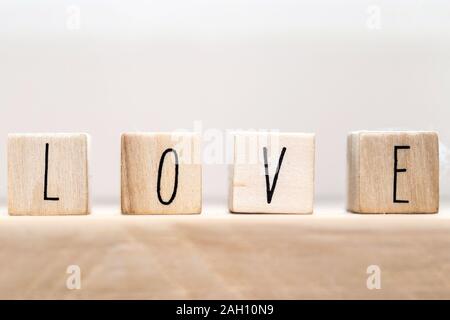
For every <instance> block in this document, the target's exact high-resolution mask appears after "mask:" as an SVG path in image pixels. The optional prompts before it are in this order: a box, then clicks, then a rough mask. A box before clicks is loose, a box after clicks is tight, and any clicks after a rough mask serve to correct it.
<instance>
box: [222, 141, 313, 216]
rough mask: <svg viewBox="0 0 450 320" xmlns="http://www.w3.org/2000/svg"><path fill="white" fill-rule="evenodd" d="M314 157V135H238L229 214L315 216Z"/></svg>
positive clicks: (235, 142)
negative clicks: (310, 214)
mask: <svg viewBox="0 0 450 320" xmlns="http://www.w3.org/2000/svg"><path fill="white" fill-rule="evenodd" d="M314 158H315V135H314V134H307V133H269V134H264V133H237V134H236V135H235V136H234V164H233V166H232V169H231V170H230V174H231V177H230V180H231V181H230V198H229V209H230V211H231V212H234V213H293V214H295V213H297V214H309V213H312V212H313V206H314ZM277 173H278V175H277Z"/></svg>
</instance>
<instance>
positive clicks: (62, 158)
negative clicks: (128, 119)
mask: <svg viewBox="0 0 450 320" xmlns="http://www.w3.org/2000/svg"><path fill="white" fill-rule="evenodd" d="M88 140H89V137H88V135H86V134H82V133H74V134H11V135H9V136H8V211H9V214H11V215H82V214H89V212H90V205H89V183H88V177H89V174H88ZM47 144H48V174H47V194H48V197H53V198H58V201H51V200H46V199H45V198H44V194H45V162H46V145H47Z"/></svg>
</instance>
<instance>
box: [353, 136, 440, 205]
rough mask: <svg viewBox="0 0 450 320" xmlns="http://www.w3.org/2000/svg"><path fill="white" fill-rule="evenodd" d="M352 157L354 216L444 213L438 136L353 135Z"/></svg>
mask: <svg viewBox="0 0 450 320" xmlns="http://www.w3.org/2000/svg"><path fill="white" fill-rule="evenodd" d="M347 154H348V155H347V157H348V160H347V166H348V170H347V172H348V204H347V207H348V210H349V211H352V212H355V213H436V212H438V211H439V139H438V135H437V133H435V132H421V131H418V132H415V131H411V132H401V131H400V132H395V131H394V132H389V131H388V132H367V131H360V132H354V133H350V134H349V136H348V151H347Z"/></svg>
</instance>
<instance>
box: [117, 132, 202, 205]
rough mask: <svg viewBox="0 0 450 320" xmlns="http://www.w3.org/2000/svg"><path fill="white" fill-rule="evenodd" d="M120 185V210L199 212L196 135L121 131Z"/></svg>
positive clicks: (200, 170)
mask: <svg viewBox="0 0 450 320" xmlns="http://www.w3.org/2000/svg"><path fill="white" fill-rule="evenodd" d="M121 189H122V213H124V214H198V213H201V210H202V166H201V141H200V135H199V134H196V133H125V134H123V135H122V182H121Z"/></svg>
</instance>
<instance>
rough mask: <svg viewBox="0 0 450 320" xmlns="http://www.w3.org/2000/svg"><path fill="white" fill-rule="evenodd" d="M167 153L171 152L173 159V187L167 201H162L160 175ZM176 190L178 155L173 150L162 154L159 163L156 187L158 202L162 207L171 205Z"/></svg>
mask: <svg viewBox="0 0 450 320" xmlns="http://www.w3.org/2000/svg"><path fill="white" fill-rule="evenodd" d="M169 152H173V155H174V157H175V183H174V186H173V192H172V196H171V197H170V199H169V201H164V200H163V199H162V197H161V175H162V169H163V165H164V159H165V157H166V155H167V154H168V153H169ZM177 188H178V154H177V152H176V151H175V150H174V149H167V150H165V151H164V152H163V154H162V156H161V160H160V161H159V168H158V186H157V191H158V199H159V202H161V203H162V204H164V205H169V204H171V203H172V201H173V199H175V196H176V195H177Z"/></svg>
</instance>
